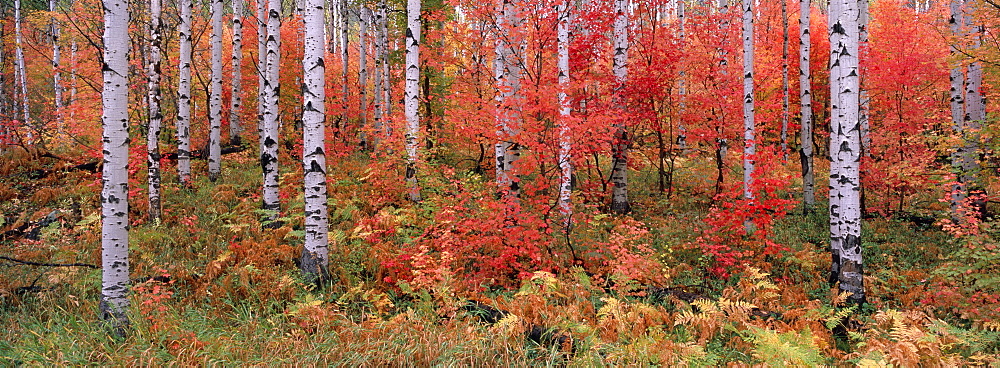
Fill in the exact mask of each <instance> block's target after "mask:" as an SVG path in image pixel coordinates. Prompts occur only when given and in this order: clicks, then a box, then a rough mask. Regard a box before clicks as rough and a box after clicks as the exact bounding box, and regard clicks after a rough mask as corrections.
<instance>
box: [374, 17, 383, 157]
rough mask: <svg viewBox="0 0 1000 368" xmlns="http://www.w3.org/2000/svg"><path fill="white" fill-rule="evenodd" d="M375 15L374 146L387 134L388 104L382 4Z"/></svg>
mask: <svg viewBox="0 0 1000 368" xmlns="http://www.w3.org/2000/svg"><path fill="white" fill-rule="evenodd" d="M373 17H374V19H373V21H372V24H373V26H374V27H375V30H376V31H375V37H374V44H375V57H374V59H375V88H374V93H375V122H374V126H373V128H374V133H373V134H374V139H373V146H374V147H378V145H379V143H380V142H381V140H382V138H383V137H384V136H385V133H384V132H383V128H384V127H383V124H384V122H385V105H386V101H384V98H383V96H382V88H383V84H384V83H385V76H384V75H383V74H382V66H383V64H384V63H385V60H384V59H383V55H384V54H385V50H386V47H385V43H383V40H382V22H383V21H384V20H385V13H384V12H383V9H382V7H381V5H379V6H378V7H377V8H375V11H374V15H373Z"/></svg>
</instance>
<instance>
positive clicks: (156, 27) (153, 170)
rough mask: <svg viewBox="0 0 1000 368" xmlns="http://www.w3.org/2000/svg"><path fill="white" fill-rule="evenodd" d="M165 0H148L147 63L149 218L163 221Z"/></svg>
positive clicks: (155, 222)
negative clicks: (162, 148)
mask: <svg viewBox="0 0 1000 368" xmlns="http://www.w3.org/2000/svg"><path fill="white" fill-rule="evenodd" d="M161 2H162V0H150V1H149V15H150V17H149V65H147V66H146V78H148V82H149V85H148V90H147V96H146V99H147V101H148V103H149V127H148V129H147V132H146V151H147V157H146V163H147V167H148V169H149V175H147V176H148V180H149V190H148V191H149V221H150V222H151V223H153V224H157V223H159V222H160V212H161V207H160V126H161V124H162V123H163V113H162V112H161V111H160V100H161V99H162V96H161V94H160V78H161V77H160V75H161V71H160V62H161V59H162V55H163V50H162V48H161V45H162V43H163V35H162V34H161V32H162V27H163V26H162V25H161V21H160V16H161V13H162V12H163V10H162V4H161Z"/></svg>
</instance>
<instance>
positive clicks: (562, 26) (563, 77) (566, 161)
mask: <svg viewBox="0 0 1000 368" xmlns="http://www.w3.org/2000/svg"><path fill="white" fill-rule="evenodd" d="M556 12H557V13H558V14H557V15H558V17H559V24H558V25H557V28H558V30H557V33H558V43H559V46H558V52H559V60H558V62H557V64H558V67H559V77H558V79H559V96H558V98H559V132H558V134H559V171H560V175H559V212H560V213H561V214H562V216H563V221H564V224H565V225H566V227H567V229H569V225H570V224H571V219H572V217H573V206H572V203H571V202H570V199H571V197H572V194H573V162H572V158H573V151H572V149H573V141H572V138H571V135H570V125H569V124H570V112H571V108H570V102H569V94H568V93H569V88H570V85H569V84H570V76H569V73H570V71H569V20H570V8H569V0H562V1H561V2H559V5H558V9H557V10H556Z"/></svg>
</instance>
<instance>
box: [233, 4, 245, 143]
mask: <svg viewBox="0 0 1000 368" xmlns="http://www.w3.org/2000/svg"><path fill="white" fill-rule="evenodd" d="M243 15H244V10H243V0H233V56H232V58H231V61H232V64H231V65H232V68H233V81H232V87H233V88H232V90H231V91H232V93H231V95H232V96H230V99H229V143H230V144H232V145H234V146H235V145H239V144H240V142H241V141H242V140H241V139H240V134H242V133H243V125H242V122H241V121H242V120H243V111H242V110H243Z"/></svg>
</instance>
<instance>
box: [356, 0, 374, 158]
mask: <svg viewBox="0 0 1000 368" xmlns="http://www.w3.org/2000/svg"><path fill="white" fill-rule="evenodd" d="M359 19H360V21H359V22H358V23H359V27H358V28H359V30H358V83H359V84H360V86H358V95H359V96H360V98H359V99H358V100H360V102H361V127H362V129H361V131H362V132H364V131H365V129H367V128H368V39H369V38H370V35H369V34H368V25H369V24H371V19H372V11H371V10H370V9H368V6H365V5H362V6H361V10H360V16H359ZM367 138H368V137H367V136H366V135H365V134H364V133H362V136H361V141H362V143H367V142H366V140H367Z"/></svg>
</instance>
